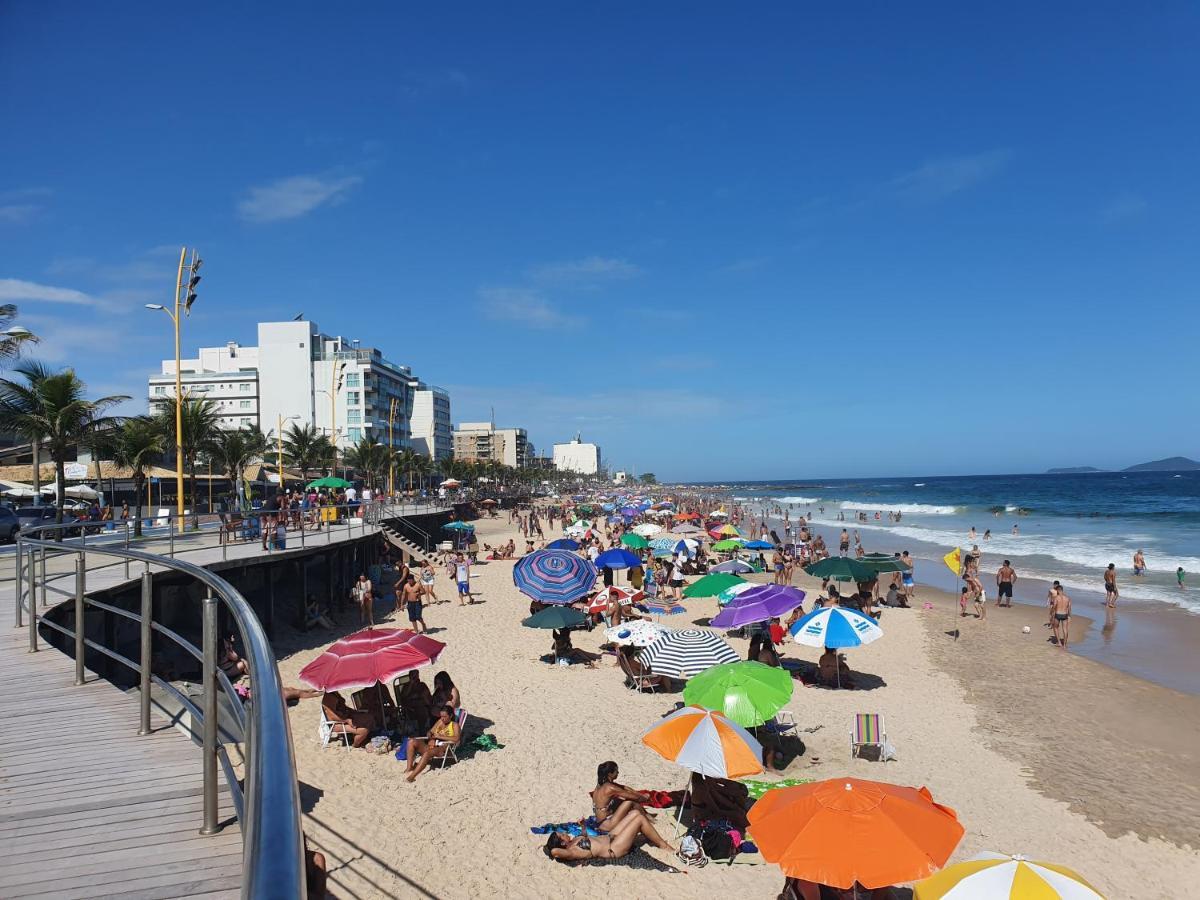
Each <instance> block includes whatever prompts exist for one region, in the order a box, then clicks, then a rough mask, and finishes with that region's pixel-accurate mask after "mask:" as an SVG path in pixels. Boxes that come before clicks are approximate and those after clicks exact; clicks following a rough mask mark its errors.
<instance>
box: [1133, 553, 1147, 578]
mask: <svg viewBox="0 0 1200 900" xmlns="http://www.w3.org/2000/svg"><path fill="white" fill-rule="evenodd" d="M1133 574H1134V575H1138V576H1141V575H1145V574H1146V557H1145V556H1143V555H1142V551H1141V550H1139V551H1138V552H1137V553H1135V554H1133Z"/></svg>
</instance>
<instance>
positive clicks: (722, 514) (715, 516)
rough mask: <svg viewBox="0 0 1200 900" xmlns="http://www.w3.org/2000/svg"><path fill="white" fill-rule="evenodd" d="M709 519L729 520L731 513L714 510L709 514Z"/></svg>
mask: <svg viewBox="0 0 1200 900" xmlns="http://www.w3.org/2000/svg"><path fill="white" fill-rule="evenodd" d="M708 517H709V518H710V519H728V518H729V513H727V512H725V510H723V509H714V510H713V511H712V512H710V513H709V514H708Z"/></svg>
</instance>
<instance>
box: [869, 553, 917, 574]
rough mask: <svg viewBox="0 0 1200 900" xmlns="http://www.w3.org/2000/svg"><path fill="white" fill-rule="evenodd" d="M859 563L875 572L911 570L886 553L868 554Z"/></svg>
mask: <svg viewBox="0 0 1200 900" xmlns="http://www.w3.org/2000/svg"><path fill="white" fill-rule="evenodd" d="M859 562H860V563H862V564H863V565H865V566H868V567H870V568H871V569H874V570H875V571H876V572H907V571H908V570H909V569H911V568H912V566H906V565H905V564H904V563H902V562H900V560H898V559H896V557H894V556H889V555H888V554H886V553H868V554H867V555H866V556H864V557H863V558H862V559H860V560H859Z"/></svg>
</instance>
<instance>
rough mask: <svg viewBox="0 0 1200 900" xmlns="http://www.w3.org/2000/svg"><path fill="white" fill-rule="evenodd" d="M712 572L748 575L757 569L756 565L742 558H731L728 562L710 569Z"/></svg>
mask: <svg viewBox="0 0 1200 900" xmlns="http://www.w3.org/2000/svg"><path fill="white" fill-rule="evenodd" d="M708 571H709V572H710V573H715V574H717V575H720V574H722V573H724V574H726V575H746V574H748V573H750V572H753V571H755V569H754V566H752V565H750V563H748V562H742V561H741V560H740V559H731V560H729V561H728V562H723V563H720V564H719V565H716V566H713V567H712V568H711V569H709V570H708Z"/></svg>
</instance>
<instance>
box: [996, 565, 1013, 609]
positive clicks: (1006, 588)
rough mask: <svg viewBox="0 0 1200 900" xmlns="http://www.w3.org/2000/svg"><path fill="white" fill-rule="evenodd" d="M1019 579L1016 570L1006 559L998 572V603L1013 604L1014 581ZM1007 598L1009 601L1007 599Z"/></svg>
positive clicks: (999, 604) (998, 604)
mask: <svg viewBox="0 0 1200 900" xmlns="http://www.w3.org/2000/svg"><path fill="white" fill-rule="evenodd" d="M1016 580H1017V573H1016V570H1015V569H1013V567H1012V564H1011V563H1009V561H1008V560H1007V559H1006V560H1005V561H1004V565H1002V566H1001V567H1000V568H999V570H998V571H997V572H996V605H997V606H1012V595H1013V583H1014V582H1015V581H1016ZM1005 598H1007V602H1006V600H1005Z"/></svg>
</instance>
